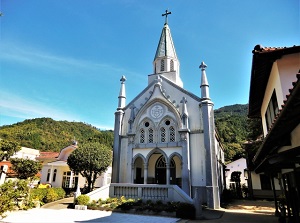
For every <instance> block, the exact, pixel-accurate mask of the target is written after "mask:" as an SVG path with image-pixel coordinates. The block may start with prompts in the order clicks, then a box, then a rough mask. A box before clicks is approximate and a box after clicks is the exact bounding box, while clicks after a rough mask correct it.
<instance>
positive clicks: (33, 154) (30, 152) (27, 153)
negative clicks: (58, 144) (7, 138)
mask: <svg viewBox="0 0 300 223" xmlns="http://www.w3.org/2000/svg"><path fill="white" fill-rule="evenodd" d="M39 155H40V151H39V150H37V149H31V148H27V147H21V149H20V150H19V151H18V152H16V153H15V154H14V155H12V156H11V157H10V158H22V159H30V160H35V159H36V158H37V157H38V156H39Z"/></svg>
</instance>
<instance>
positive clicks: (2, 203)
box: [0, 180, 32, 216]
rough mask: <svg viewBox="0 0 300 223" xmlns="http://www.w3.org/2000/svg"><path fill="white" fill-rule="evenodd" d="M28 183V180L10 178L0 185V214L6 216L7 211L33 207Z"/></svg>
mask: <svg viewBox="0 0 300 223" xmlns="http://www.w3.org/2000/svg"><path fill="white" fill-rule="evenodd" d="M28 185H29V182H28V181H26V180H17V181H12V180H9V181H8V182H5V183H4V184H2V185H1V186H0V216H4V215H5V212H7V211H13V210H15V209H28V208H30V207H31V204H32V203H31V202H30V196H29V191H30V187H29V186H28ZM28 205H30V206H28Z"/></svg>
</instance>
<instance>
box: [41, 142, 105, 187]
mask: <svg viewBox="0 0 300 223" xmlns="http://www.w3.org/2000/svg"><path fill="white" fill-rule="evenodd" d="M75 149H77V145H76V144H73V145H70V146H67V147H66V148H64V149H62V150H61V152H60V154H59V156H58V158H57V160H56V161H53V162H49V163H46V164H44V165H43V168H42V171H41V181H40V183H41V184H51V186H52V187H62V188H71V189H72V188H75V189H76V185H77V183H78V184H79V187H80V188H83V187H84V186H85V184H86V180H85V178H84V177H83V176H81V175H80V174H78V175H75V174H74V173H73V172H72V171H70V168H69V166H68V164H67V159H68V157H69V155H70V154H71V153H72V152H73V151H74V150H75ZM110 181H111V167H108V169H107V171H106V172H105V173H102V175H101V176H100V177H99V178H97V180H96V182H95V188H98V187H102V186H105V185H107V184H110Z"/></svg>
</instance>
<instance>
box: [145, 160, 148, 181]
mask: <svg viewBox="0 0 300 223" xmlns="http://www.w3.org/2000/svg"><path fill="white" fill-rule="evenodd" d="M147 179H148V163H144V184H147Z"/></svg>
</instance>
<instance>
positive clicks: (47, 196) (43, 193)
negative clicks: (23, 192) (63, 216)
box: [30, 188, 66, 204]
mask: <svg viewBox="0 0 300 223" xmlns="http://www.w3.org/2000/svg"><path fill="white" fill-rule="evenodd" d="M65 195H66V192H65V190H64V189H63V188H34V189H32V190H31V192H30V197H31V199H33V200H38V201H40V202H41V204H43V203H49V202H53V201H56V200H58V199H62V198H64V197H65Z"/></svg>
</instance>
